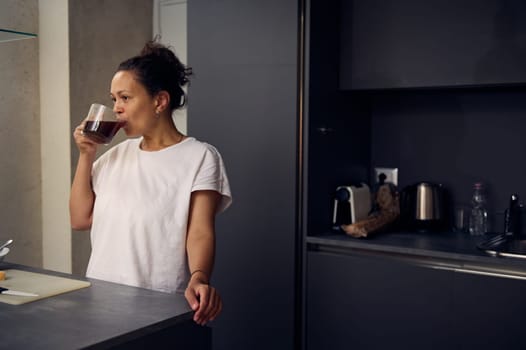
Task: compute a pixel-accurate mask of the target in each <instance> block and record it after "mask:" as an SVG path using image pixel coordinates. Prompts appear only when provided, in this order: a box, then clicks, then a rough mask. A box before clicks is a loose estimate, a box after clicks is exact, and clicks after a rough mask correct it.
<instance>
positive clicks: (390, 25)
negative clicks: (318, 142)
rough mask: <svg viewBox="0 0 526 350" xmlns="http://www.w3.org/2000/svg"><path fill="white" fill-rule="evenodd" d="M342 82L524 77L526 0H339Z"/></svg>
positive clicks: (348, 85)
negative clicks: (340, 5) (525, 15)
mask: <svg viewBox="0 0 526 350" xmlns="http://www.w3.org/2000/svg"><path fill="white" fill-rule="evenodd" d="M341 3H342V8H341V14H342V18H341V26H342V29H341V36H340V37H341V40H342V44H341V48H342V49H341V67H340V68H341V80H340V81H341V87H342V88H343V89H377V88H408V87H430V86H465V85H491V84H507V83H521V82H524V81H525V80H526V65H524V57H525V48H524V35H523V33H524V29H525V26H526V25H525V21H524V13H525V12H526V3H525V2H524V1H500V0H485V1H484V2H483V3H482V2H480V1H478V0H463V1H442V0H428V1H420V0H404V1H398V0H369V1H350V0H346V1H342V2H341Z"/></svg>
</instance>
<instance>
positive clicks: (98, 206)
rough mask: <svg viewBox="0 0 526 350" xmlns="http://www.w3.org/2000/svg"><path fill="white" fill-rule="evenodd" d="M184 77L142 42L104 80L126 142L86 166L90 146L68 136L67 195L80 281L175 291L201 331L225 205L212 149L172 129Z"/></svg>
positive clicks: (225, 190)
mask: <svg viewBox="0 0 526 350" xmlns="http://www.w3.org/2000/svg"><path fill="white" fill-rule="evenodd" d="M189 74H190V72H189V70H188V69H186V68H185V67H184V65H183V64H181V62H180V61H179V60H178V59H177V57H176V56H175V55H174V53H173V52H172V51H170V50H169V49H168V48H166V47H165V46H163V45H161V44H159V43H156V42H153V41H152V42H148V43H147V44H146V45H145V47H144V48H143V50H142V52H141V53H140V54H139V55H138V56H135V57H132V58H130V59H128V60H126V61H124V62H122V63H121V64H120V65H119V67H118V69H117V72H116V73H115V75H114V77H113V79H112V81H111V92H110V95H111V97H112V100H113V101H114V107H113V110H114V112H115V113H116V115H117V116H118V118H119V119H121V120H124V121H125V122H126V124H125V126H124V127H123V129H124V131H125V133H126V135H127V136H129V137H135V138H131V139H127V140H125V141H124V142H122V143H120V144H118V145H116V146H115V147H113V148H112V149H110V150H108V151H107V152H106V153H104V154H103V155H102V156H101V157H100V158H99V159H97V160H95V155H96V150H97V146H98V144H97V143H96V142H95V141H93V140H91V139H89V138H88V137H87V136H86V135H83V132H82V130H83V128H84V123H85V121H84V122H83V123H82V124H81V125H79V126H78V127H77V128H76V129H75V131H74V133H73V136H74V139H75V142H76V144H77V147H78V149H79V152H80V155H79V160H78V164H77V169H76V172H75V177H74V179H73V184H72V187H71V196H70V215H71V225H72V227H73V228H74V229H78V230H84V229H91V245H92V252H91V256H90V260H89V264H88V269H87V273H86V275H87V277H90V278H97V279H102V280H107V281H112V282H116V283H122V284H128V285H133V286H137V287H144V288H149V289H154V290H159V291H164V292H169V293H172V292H182V291H184V293H185V297H186V299H187V300H188V303H189V304H190V306H191V308H192V309H193V310H194V311H195V314H194V320H195V322H197V323H198V324H201V325H204V324H205V323H207V322H208V321H211V320H213V319H214V318H215V317H216V316H217V315H218V314H219V312H220V311H221V307H222V302H221V298H220V296H219V294H218V293H217V291H216V289H215V288H213V287H212V286H210V285H209V282H210V276H211V273H212V266H213V262H214V251H215V238H214V237H215V232H214V218H215V215H216V213H218V212H220V211H222V210H224V209H226V208H227V207H228V206H229V205H230V202H231V194H230V187H229V183H228V179H227V176H226V172H225V168H224V164H223V161H222V159H221V156H220V154H219V153H218V152H217V150H216V149H215V148H214V147H213V146H211V145H209V144H206V143H204V142H200V141H197V140H196V139H195V138H193V137H188V136H185V135H183V134H182V133H181V132H179V131H178V130H177V127H176V126H175V124H174V122H173V119H172V112H173V110H175V109H177V108H180V107H182V106H183V105H184V103H185V94H184V91H183V89H182V87H183V86H185V85H186V84H187V83H188V75H189Z"/></svg>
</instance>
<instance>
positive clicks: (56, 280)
mask: <svg viewBox="0 0 526 350" xmlns="http://www.w3.org/2000/svg"><path fill="white" fill-rule="evenodd" d="M5 273H6V279H5V280H3V281H0V287H4V288H8V289H13V290H17V291H21V292H28V293H35V294H38V296H36V297H22V296H15V295H6V294H0V302H2V303H7V304H11V305H21V304H25V303H29V302H31V301H35V300H39V299H44V298H48V297H51V296H54V295H58V294H62V293H66V292H71V291H74V290H77V289H81V288H86V287H89V286H90V285H91V283H90V282H87V281H81V280H75V279H71V278H65V277H58V276H52V275H46V274H42V273H36V272H29V271H22V270H15V269H10V270H5Z"/></svg>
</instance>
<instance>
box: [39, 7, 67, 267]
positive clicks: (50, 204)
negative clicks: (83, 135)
mask: <svg viewBox="0 0 526 350" xmlns="http://www.w3.org/2000/svg"><path fill="white" fill-rule="evenodd" d="M38 7H39V31H38V37H39V44H40V47H39V52H40V54H39V60H40V101H41V102H40V125H41V130H40V132H41V133H40V138H41V157H42V250H43V267H44V268H45V269H49V270H55V271H62V272H71V264H72V263H71V226H70V223H69V208H68V200H69V191H70V184H71V171H70V169H71V164H70V159H71V155H70V138H71V125H70V103H69V43H68V40H69V39H68V34H69V30H68V0H39V3H38Z"/></svg>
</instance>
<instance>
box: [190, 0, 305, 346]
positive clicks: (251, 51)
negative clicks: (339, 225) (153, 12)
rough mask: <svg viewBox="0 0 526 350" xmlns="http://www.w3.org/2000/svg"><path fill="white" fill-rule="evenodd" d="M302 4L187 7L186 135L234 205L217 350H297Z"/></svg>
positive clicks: (218, 274)
mask: <svg viewBox="0 0 526 350" xmlns="http://www.w3.org/2000/svg"><path fill="white" fill-rule="evenodd" d="M297 39H298V2H297V1H296V0H286V1H284V0H272V1H268V0H258V1H244V0H225V1H199V0H192V1H189V2H188V43H189V44H188V62H189V65H190V66H191V67H192V68H193V70H194V72H195V76H194V77H193V79H192V82H191V86H190V93H189V110H188V129H189V133H190V134H191V135H193V136H195V137H197V138H198V139H201V140H205V141H207V142H209V143H211V144H213V145H214V146H216V147H217V148H218V149H219V151H220V152H221V154H222V155H223V158H224V161H225V163H226V167H227V172H228V176H229V179H230V183H231V187H232V193H233V205H232V207H231V208H230V209H228V211H226V212H225V213H223V214H221V215H219V216H218V219H217V255H216V266H215V271H214V276H213V283H214V284H215V285H216V286H217V288H218V290H219V291H220V293H221V294H222V296H223V299H224V311H223V313H222V315H221V316H220V317H219V319H218V320H216V321H214V322H213V323H212V324H211V326H212V327H213V330H212V331H213V346H214V348H215V349H253V350H254V349H292V348H293V347H294V342H295V340H294V323H295V321H294V319H295V312H296V311H297V310H295V298H294V295H295V293H296V291H295V287H297V286H295V284H296V283H295V276H296V271H295V269H296V268H297V266H296V262H295V260H296V256H295V254H296V253H295V252H296V251H297V238H298V237H297V232H296V217H297V212H296V200H297V198H296V196H297V182H296V176H297V138H298V134H297V127H298V126H297V69H298V67H297V57H298V56H297V50H298V44H297Z"/></svg>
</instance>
